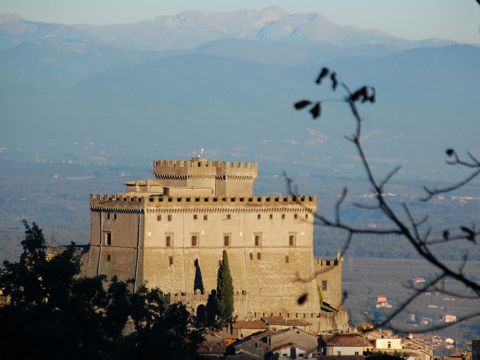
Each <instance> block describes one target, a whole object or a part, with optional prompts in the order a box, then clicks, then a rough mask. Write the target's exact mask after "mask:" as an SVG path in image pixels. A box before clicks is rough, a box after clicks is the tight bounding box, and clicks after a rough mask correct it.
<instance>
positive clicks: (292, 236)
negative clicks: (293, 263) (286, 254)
mask: <svg viewBox="0 0 480 360" xmlns="http://www.w3.org/2000/svg"><path fill="white" fill-rule="evenodd" d="M288 245H289V246H295V234H290V235H288Z"/></svg>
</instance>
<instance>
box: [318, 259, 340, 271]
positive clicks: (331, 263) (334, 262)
mask: <svg viewBox="0 0 480 360" xmlns="http://www.w3.org/2000/svg"><path fill="white" fill-rule="evenodd" d="M340 261H341V259H338V258H336V259H325V258H320V259H315V266H316V267H317V268H320V269H325V268H330V267H335V266H338V265H339V264H340Z"/></svg>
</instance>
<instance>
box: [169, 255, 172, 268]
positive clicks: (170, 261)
mask: <svg viewBox="0 0 480 360" xmlns="http://www.w3.org/2000/svg"><path fill="white" fill-rule="evenodd" d="M168 265H169V266H172V265H173V256H169V257H168Z"/></svg>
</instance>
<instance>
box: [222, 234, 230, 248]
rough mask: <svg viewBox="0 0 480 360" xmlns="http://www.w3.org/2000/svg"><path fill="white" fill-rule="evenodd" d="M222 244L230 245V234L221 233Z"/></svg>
mask: <svg viewBox="0 0 480 360" xmlns="http://www.w3.org/2000/svg"><path fill="white" fill-rule="evenodd" d="M223 246H230V235H229V234H225V235H223Z"/></svg>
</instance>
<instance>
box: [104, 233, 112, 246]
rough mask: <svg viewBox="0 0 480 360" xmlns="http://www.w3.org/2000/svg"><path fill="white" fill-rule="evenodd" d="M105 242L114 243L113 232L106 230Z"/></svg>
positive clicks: (106, 243)
mask: <svg viewBox="0 0 480 360" xmlns="http://www.w3.org/2000/svg"><path fill="white" fill-rule="evenodd" d="M104 244H105V245H112V233H111V232H110V231H105V233H104Z"/></svg>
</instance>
